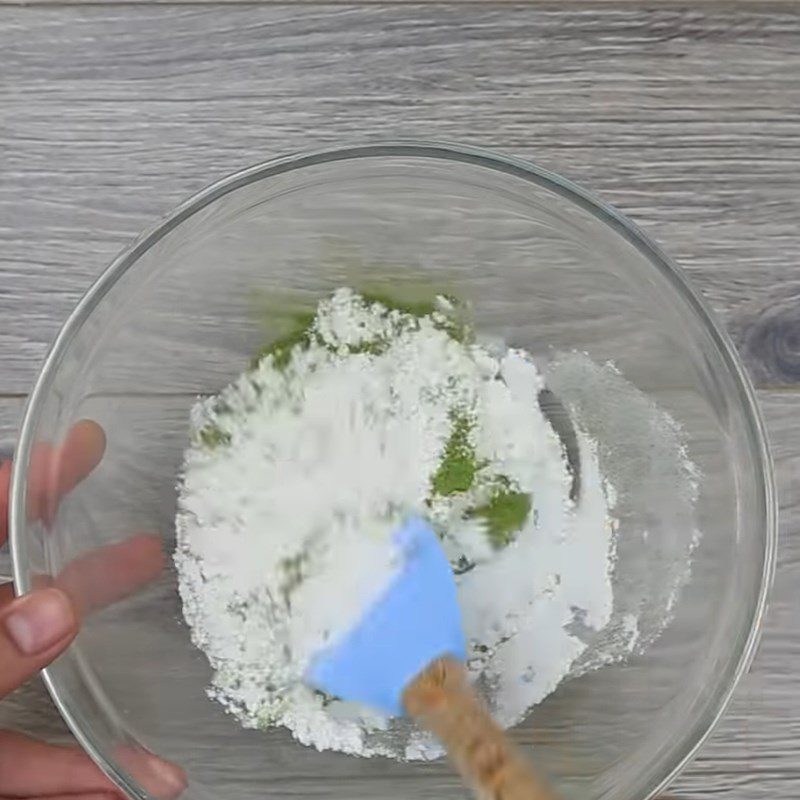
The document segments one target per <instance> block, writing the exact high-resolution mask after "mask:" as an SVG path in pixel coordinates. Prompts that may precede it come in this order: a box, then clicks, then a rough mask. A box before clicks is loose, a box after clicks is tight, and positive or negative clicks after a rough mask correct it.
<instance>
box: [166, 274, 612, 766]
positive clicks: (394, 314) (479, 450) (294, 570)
mask: <svg viewBox="0 0 800 800" xmlns="http://www.w3.org/2000/svg"><path fill="white" fill-rule="evenodd" d="M392 305H393V304H392V303H391V302H389V301H386V300H384V301H378V300H375V299H366V298H364V297H361V296H360V295H358V294H356V293H354V292H352V291H350V290H347V289H340V290H338V291H337V292H336V293H335V294H334V295H333V296H332V297H331V298H330V299H327V300H324V301H322V302H321V303H320V304H319V306H318V308H317V311H316V315H315V316H314V317H313V320H310V321H309V320H306V321H305V322H304V324H303V327H302V329H298V331H297V332H296V334H295V335H292V336H290V337H287V338H286V339H284V340H282V341H281V342H278V343H276V344H275V345H273V346H272V347H271V348H269V349H268V350H267V351H265V353H264V354H263V355H262V357H261V358H260V360H258V362H257V364H256V365H255V366H254V367H253V369H251V370H250V371H248V372H246V373H245V374H243V375H242V376H241V377H240V378H239V379H238V380H236V381H235V382H234V383H233V384H231V385H230V386H229V387H227V388H226V389H225V390H224V391H223V392H222V393H221V394H219V395H218V396H216V397H213V398H209V399H205V400H202V401H200V402H198V404H197V405H196V406H195V408H194V409H193V412H192V432H193V440H192V445H191V446H190V448H189V449H188V451H187V453H186V456H185V463H184V473H183V480H182V483H181V486H180V501H179V512H178V516H177V533H178V547H177V550H176V554H175V563H176V565H177V568H178V573H179V578H180V592H181V597H182V599H183V608H184V615H185V618H186V621H187V622H188V624H189V626H190V628H191V631H192V637H193V640H194V642H195V643H196V645H197V646H198V647H200V648H201V649H202V650H203V651H204V652H205V654H206V656H207V657H208V660H209V662H210V664H211V666H212V668H213V669H214V676H213V682H212V686H211V687H210V688H209V694H210V695H211V696H212V697H213V698H214V699H216V700H218V701H219V702H220V703H222V704H223V705H224V707H225V708H226V709H227V710H228V711H229V712H230V713H232V714H234V715H235V716H236V717H237V718H238V719H239V720H240V721H241V723H242V724H243V725H245V726H247V727H258V728H266V727H270V726H274V725H283V726H286V727H287V728H288V729H289V730H290V731H292V733H293V734H294V736H295V737H296V738H297V739H298V740H299V741H301V742H304V743H306V744H309V745H313V746H315V747H318V748H320V749H334V750H340V751H343V752H347V753H353V754H359V755H375V754H383V755H390V756H396V757H401V758H430V757H434V756H436V755H438V753H439V750H438V748H437V746H436V745H435V744H434V743H433V742H432V741H431V740H429V739H427V738H426V737H424V736H423V735H422V734H419V733H417V732H416V731H415V730H414V729H413V728H412V727H411V726H410V725H408V724H407V723H405V722H404V721H402V720H394V719H387V718H384V717H382V716H380V715H379V714H377V713H375V712H373V711H371V710H369V709H366V708H362V707H359V706H356V705H354V704H351V703H346V702H343V701H341V700H338V699H337V698H332V697H328V696H326V695H324V694H322V693H320V692H315V691H313V690H311V689H309V688H308V687H306V686H305V685H304V684H303V682H302V676H303V673H304V670H305V668H306V665H307V664H308V661H309V659H310V658H311V656H312V655H313V654H314V653H315V652H316V651H317V650H318V649H319V648H320V647H321V646H322V645H323V644H324V643H325V642H326V641H327V640H328V638H329V637H330V636H331V635H332V634H334V633H336V632H338V631H341V630H342V627H343V626H345V627H347V626H349V624H352V622H353V621H355V620H356V619H357V618H358V614H359V613H360V612H361V610H362V609H363V607H364V604H365V603H366V602H369V600H370V599H371V598H373V597H375V596H376V595H377V594H378V593H379V592H380V591H381V590H382V588H383V587H384V586H385V585H386V583H387V581H388V580H389V579H390V577H391V575H392V572H393V570H394V569H395V568H396V566H397V565H396V564H395V563H394V562H393V558H394V555H393V552H392V549H391V547H390V537H391V534H392V531H393V530H394V529H395V528H396V527H397V526H398V525H399V524H400V522H401V521H402V520H403V519H404V518H406V517H407V516H408V515H410V514H419V515H421V516H423V517H425V518H427V519H428V520H429V521H430V522H431V524H432V525H433V527H434V529H435V530H436V532H437V533H438V534H439V536H440V538H441V540H442V543H443V546H444V548H445V551H446V553H447V555H448V557H449V558H450V561H451V563H452V565H453V570H454V573H455V574H456V581H457V584H458V593H459V601H460V605H461V608H462V612H463V618H464V629H465V633H466V636H467V639H468V643H469V644H468V646H469V654H470V658H469V663H468V667H469V670H470V672H471V674H472V676H473V678H474V679H475V681H476V682H477V685H478V686H479V688H480V689H481V690H482V691H483V693H484V694H485V696H486V698H487V700H488V702H489V703H490V705H491V708H492V711H493V713H494V714H495V715H496V717H497V718H498V719H499V721H500V722H501V723H503V724H505V725H511V724H514V723H516V722H518V721H520V720H521V719H522V718H523V717H524V716H525V714H526V712H527V711H528V710H529V709H530V708H531V706H532V705H534V704H536V703H538V702H540V701H541V700H542V699H543V698H544V697H546V696H547V695H548V694H549V693H550V692H552V691H553V689H555V687H556V686H557V685H558V684H559V682H560V681H561V680H562V679H563V678H564V676H565V675H567V673H568V672H569V670H570V667H571V666H572V665H573V663H574V662H575V661H576V659H578V657H579V656H581V654H582V653H583V652H584V650H585V649H586V645H585V644H584V642H583V641H582V640H581V639H580V638H578V636H577V635H574V634H573V633H572V632H570V631H571V630H573V629H574V628H575V627H576V626H579V627H581V628H583V629H586V627H587V626H588V628H590V629H593V630H598V631H599V630H601V629H602V628H603V627H604V625H606V623H607V622H608V621H609V619H610V618H611V613H612V600H613V595H612V587H611V571H612V567H613V558H614V539H613V522H612V519H611V516H610V512H609V501H608V500H607V493H606V487H605V484H604V481H603V480H602V478H601V476H600V474H599V471H598V467H597V456H596V448H595V446H594V444H593V443H592V442H591V441H589V440H588V439H586V438H582V437H581V436H580V434H579V436H578V445H579V451H580V463H581V481H580V483H581V489H580V502H579V503H578V504H576V503H575V502H573V501H572V500H571V499H570V488H571V486H572V476H571V474H570V471H569V469H568V467H567V464H566V462H565V458H564V453H563V450H562V446H561V443H560V440H559V438H558V436H557V435H556V433H555V432H554V431H553V429H552V428H551V426H550V424H549V422H548V421H547V419H546V418H545V417H544V416H543V414H542V412H541V411H540V410H539V407H538V405H537V395H538V393H539V391H540V390H541V389H542V387H543V382H542V379H541V377H540V375H539V373H538V372H537V370H536V367H535V366H534V364H533V363H532V361H531V359H530V358H529V357H528V356H527V354H526V353H524V352H522V351H519V350H505V351H502V352H501V351H499V350H497V348H490V347H488V346H482V345H481V344H478V343H475V342H474V341H472V336H471V333H470V331H469V330H468V329H467V328H466V327H465V326H464V325H463V324H461V323H460V322H458V320H457V319H456V317H455V315H454V314H453V309H452V306H451V305H450V304H449V303H448V302H446V301H444V300H443V299H442V300H440V301H439V303H438V304H437V305H432V306H431V307H430V308H428V307H422V306H419V305H417V306H413V307H406V308H403V307H390V306H392ZM609 494H610V492H609ZM435 611H436V610H435V609H431V613H435Z"/></svg>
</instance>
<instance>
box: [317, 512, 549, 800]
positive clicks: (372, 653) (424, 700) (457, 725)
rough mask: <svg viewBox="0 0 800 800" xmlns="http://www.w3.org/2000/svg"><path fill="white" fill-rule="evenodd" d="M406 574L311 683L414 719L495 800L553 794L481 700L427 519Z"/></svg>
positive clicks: (417, 527) (321, 662)
mask: <svg viewBox="0 0 800 800" xmlns="http://www.w3.org/2000/svg"><path fill="white" fill-rule="evenodd" d="M395 545H396V546H397V547H398V549H399V551H400V553H401V555H402V565H401V566H400V568H399V570H398V571H397V573H396V574H395V575H394V576H393V578H392V580H391V581H390V584H389V586H388V587H387V588H386V590H385V591H384V592H383V593H382V594H381V595H380V597H379V598H378V600H377V601H376V602H375V603H374V604H373V605H371V606H370V608H368V609H367V610H366V612H365V613H364V614H363V615H362V617H361V619H359V620H358V621H357V622H356V623H355V625H354V626H353V627H352V628H350V630H348V631H346V632H345V633H343V635H341V636H339V637H338V638H337V639H336V640H335V641H334V642H333V644H332V645H330V646H328V647H326V648H325V649H324V650H322V651H320V652H319V653H317V654H316V655H315V657H314V658H313V660H312V662H311V664H310V666H309V668H308V671H307V674H306V682H307V683H308V684H309V685H310V686H313V687H315V688H317V689H320V690H322V691H324V692H327V693H328V694H330V695H333V696H335V697H338V698H341V699H342V700H350V701H357V702H359V703H363V704H365V705H368V706H371V707H373V708H376V709H378V710H380V711H383V712H385V713H387V714H390V715H394V716H401V715H403V714H408V715H409V716H411V717H413V718H414V719H415V720H416V721H417V722H418V723H420V724H421V725H422V726H423V727H424V728H426V729H427V730H429V731H430V732H431V733H433V734H434V735H435V736H436V737H437V738H438V739H439V740H440V741H441V742H442V744H444V746H445V747H446V748H447V751H448V753H449V755H450V758H451V759H452V761H453V762H454V764H455V765H456V767H457V768H458V770H459V772H460V773H461V775H462V777H463V778H464V780H465V781H466V782H467V783H468V784H469V785H471V786H472V787H473V788H474V789H475V791H476V792H477V794H478V795H479V796H480V797H482V798H486V799H487V800H488V799H489V798H491V799H492V800H545V799H546V798H547V799H548V800H549V799H550V798H552V795H551V794H550V792H549V791H548V790H547V789H546V788H545V786H544V784H543V783H542V782H541V780H540V779H539V778H538V777H537V776H536V774H535V773H534V771H533V769H532V767H531V766H530V765H529V764H528V762H527V761H526V760H525V759H524V758H523V757H522V755H521V754H520V753H519V752H518V751H517V749H516V748H514V747H513V746H512V744H511V743H510V742H509V741H508V739H507V738H506V735H505V732H504V731H503V729H502V728H501V727H500V726H499V725H497V723H495V722H494V720H493V719H492V717H491V715H490V714H489V712H488V710H487V709H486V707H485V706H484V704H483V703H482V702H481V700H480V699H479V698H478V697H477V695H476V694H475V692H474V691H473V689H472V687H471V685H470V683H469V680H468V679H467V675H466V671H465V669H464V660H465V657H466V647H465V641H464V634H463V632H462V626H461V612H460V610H459V607H458V600H457V597H456V587H455V582H454V579H453V572H452V570H451V568H450V564H449V562H448V560H447V558H446V556H445V554H444V552H443V551H442V548H441V545H440V544H439V540H438V538H437V536H436V534H435V533H434V532H433V531H432V530H431V529H430V527H429V526H428V524H427V523H426V522H424V521H423V520H422V519H419V518H412V519H410V520H408V521H407V522H406V523H405V524H404V525H403V527H402V528H400V529H399V530H398V531H397V532H396V534H395Z"/></svg>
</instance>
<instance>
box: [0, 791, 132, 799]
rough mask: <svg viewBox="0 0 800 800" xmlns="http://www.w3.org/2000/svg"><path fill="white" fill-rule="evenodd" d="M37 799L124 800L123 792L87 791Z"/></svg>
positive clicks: (3, 796) (1, 796)
mask: <svg viewBox="0 0 800 800" xmlns="http://www.w3.org/2000/svg"><path fill="white" fill-rule="evenodd" d="M0 800H20V798H19V797H9V796H5V795H0ZM36 800H124V798H123V795H122V794H113V793H112V792H87V793H80V792H79V793H78V794H50V795H47V796H46V797H41V796H39V797H37V798H36Z"/></svg>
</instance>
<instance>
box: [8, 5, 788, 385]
mask: <svg viewBox="0 0 800 800" xmlns="http://www.w3.org/2000/svg"><path fill="white" fill-rule="evenodd" d="M799 44H800V13H798V12H797V9H796V8H788V7H786V6H784V5H776V6H775V7H770V6H768V5H758V7H757V8H755V7H754V8H753V9H746V8H743V9H741V10H737V12H736V15H735V17H731V15H730V14H729V13H728V11H726V10H725V9H723V8H719V9H718V8H716V7H710V6H709V7H708V8H703V9H697V8H691V9H688V8H684V9H676V8H667V9H659V10H649V11H640V10H637V9H636V8H633V7H631V6H629V5H623V6H619V7H614V6H602V7H598V8H597V9H595V10H587V9H583V10H580V9H579V10H577V11H569V10H557V9H553V8H542V9H540V8H535V7H519V8H514V9H511V10H509V9H506V8H503V9H493V8H483V7H475V6H467V7H455V6H437V7H429V6H420V7H414V8H411V7H403V8H395V7H393V6H371V7H367V8H354V7H343V6H338V5H337V6H305V5H304V6H302V7H295V6H292V7H282V6H270V7H259V6H236V7H230V8H227V7H226V8H225V9H224V11H222V10H217V9H215V8H214V7H169V6H165V7H149V6H146V5H145V6H137V7H135V8H134V7H131V8H126V7H111V8H106V7H75V8H60V7H46V8H31V9H23V8H20V9H14V8H9V9H7V10H5V12H4V13H3V14H2V16H0V52H2V54H3V56H2V59H3V68H2V73H0V108H2V109H3V115H2V121H0V152H2V170H3V173H2V174H3V180H2V183H0V219H2V226H0V270H2V274H3V276H4V287H3V292H2V294H0V315H2V319H3V326H2V330H0V354H2V372H1V373H0V391H6V392H17V393H19V392H25V391H27V390H28V388H29V386H30V383H31V381H32V379H33V377H34V375H35V373H36V369H37V364H38V362H39V361H40V359H41V357H42V355H43V353H44V351H45V349H46V347H47V344H48V342H49V341H50V340H51V338H52V337H53V335H54V333H55V331H56V330H57V328H58V326H59V324H60V323H61V322H62V321H63V319H64V318H65V316H66V315H67V314H68V313H69V311H70V310H71V308H72V307H73V305H74V303H75V301H76V300H77V299H78V297H79V296H80V295H81V294H82V292H83V291H84V290H85V289H86V287H87V286H88V285H89V284H90V282H91V281H92V279H93V278H95V277H96V276H97V274H98V273H99V272H100V271H101V270H102V268H103V267H104V266H105V265H106V264H107V263H108V262H109V261H110V260H111V258H112V257H113V255H114V254H115V253H116V252H117V251H118V250H119V249H120V248H121V247H122V246H123V245H124V244H125V243H127V242H128V241H130V239H131V238H132V237H133V236H134V235H135V234H136V233H137V232H138V231H139V230H141V229H142V228H143V227H144V226H145V225H148V224H149V223H151V222H152V221H153V219H154V218H156V217H157V216H158V215H160V214H161V213H163V212H165V211H166V210H167V209H168V208H169V207H170V206H172V205H174V204H175V203H176V202H178V201H179V200H180V199H182V198H183V197H185V196H186V195H187V194H189V193H191V192H193V191H195V190H197V189H199V188H200V187H201V186H202V185H203V184H205V183H207V182H209V181H210V180H212V179H213V178H216V177H219V176H222V175H224V174H226V173H229V172H231V171H234V170H236V169H237V168H240V167H242V166H245V165H248V164H251V163H253V162H257V161H261V160H264V159H266V158H269V157H271V156H274V155H276V154H279V153H284V152H287V151H295V150H299V149H305V148H310V147H318V146H321V145H331V144H336V143H340V142H342V141H348V140H352V139H362V138H388V137H398V136H410V137H424V138H438V139H450V140H461V141H468V142H472V143H476V144H482V145H486V146H488V147H493V148H496V149H499V150H504V151H508V152H513V153H516V154H519V155H522V156H525V157H528V158H532V159H534V160H536V161H538V162H539V163H541V164H542V165H543V166H546V167H551V168H553V169H556V170H557V171H560V172H562V173H564V174H565V175H567V176H568V177H571V178H573V179H575V180H577V181H579V182H582V183H585V184H586V185H588V186H591V187H592V188H593V189H594V190H596V191H597V192H598V193H599V194H600V195H601V196H603V197H604V198H606V199H607V200H610V201H611V202H613V203H615V204H616V205H617V206H618V207H620V208H621V209H622V210H623V211H625V212H627V213H628V214H630V215H631V216H632V217H633V219H634V220H636V221H637V222H639V223H641V224H642V225H643V226H644V227H645V229H646V230H647V231H648V232H650V233H651V234H652V235H653V236H654V237H655V238H656V239H657V240H659V241H660V242H661V243H662V244H663V246H664V248H665V249H666V250H667V251H668V252H669V253H671V254H672V255H673V256H675V257H676V258H677V260H678V261H679V262H680V263H681V264H682V265H683V266H684V267H685V268H686V270H687V271H688V272H689V274H690V275H691V276H692V278H693V279H694V280H695V283H696V285H697V286H698V287H699V288H700V289H701V290H702V291H703V293H704V294H705V296H706V297H707V298H708V299H709V300H710V301H711V303H712V305H713V306H714V308H715V309H716V310H717V311H718V313H719V314H720V315H721V316H722V317H723V318H724V319H725V320H726V321H728V322H730V323H731V324H734V323H736V322H737V321H741V322H742V323H743V324H744V325H745V327H746V325H747V320H748V319H751V318H753V314H754V313H755V318H757V319H759V318H760V319H762V320H763V315H761V317H759V313H758V310H759V309H763V308H766V307H768V306H769V305H770V304H771V303H772V302H773V295H772V294H771V292H773V291H774V290H775V288H776V286H778V285H779V284H780V283H781V282H782V281H784V280H785V279H786V278H787V277H788V276H791V275H794V274H796V270H797V264H798V263H800V229H798V226H797V225H796V220H797V218H798V208H799V204H800V169H798V163H799V162H800V156H798V149H797V143H798V140H799V137H800V82H798V81H797V75H798V74H800V47H799V46H798V45H799ZM740 317H741V320H740V319H739V318H740ZM770 324H772V323H770ZM776 325H777V328H778V331H777V333H776V334H774V335H773V334H771V333H767V334H766V335H764V334H763V333H759V334H758V335H756V336H753V337H749V338H748V341H750V342H751V344H752V347H750V348H748V349H746V350H745V354H746V355H747V357H748V358H750V359H751V360H752V361H753V364H754V365H756V364H761V362H762V359H761V358H760V354H759V353H758V352H753V353H752V355H751V351H752V350H753V348H755V350H756V351H758V349H759V348H762V349H764V348H767V349H770V348H772V349H773V350H774V349H775V348H777V349H778V350H780V349H781V347H782V345H780V341H782V340H786V339H787V337H788V338H789V339H791V336H792V335H793V334H792V333H791V330H792V328H791V327H789V328H788V329H787V327H786V326H785V325H782V321H781V320H779V321H778V322H777V324H776ZM787 330H788V333H787ZM742 336H743V337H745V338H747V333H743V334H742ZM763 361H764V363H771V362H770V358H769V356H767V357H766V358H765V359H763ZM776 369H778V370H780V372H779V374H778V375H776V374H775V370H776ZM753 372H754V374H755V375H756V377H757V378H758V379H759V380H760V381H761V382H762V384H763V385H771V384H773V383H776V382H777V383H781V384H783V383H787V382H788V383H793V382H795V381H796V379H797V375H796V374H795V370H794V367H791V366H789V367H788V369H787V368H785V367H784V366H783V362H781V361H779V360H778V361H777V362H776V361H775V359H774V358H773V359H772V366H771V368H770V369H769V370H768V371H767V372H766V373H764V371H763V370H761V369H760V368H756V367H755V366H754V367H753Z"/></svg>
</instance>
